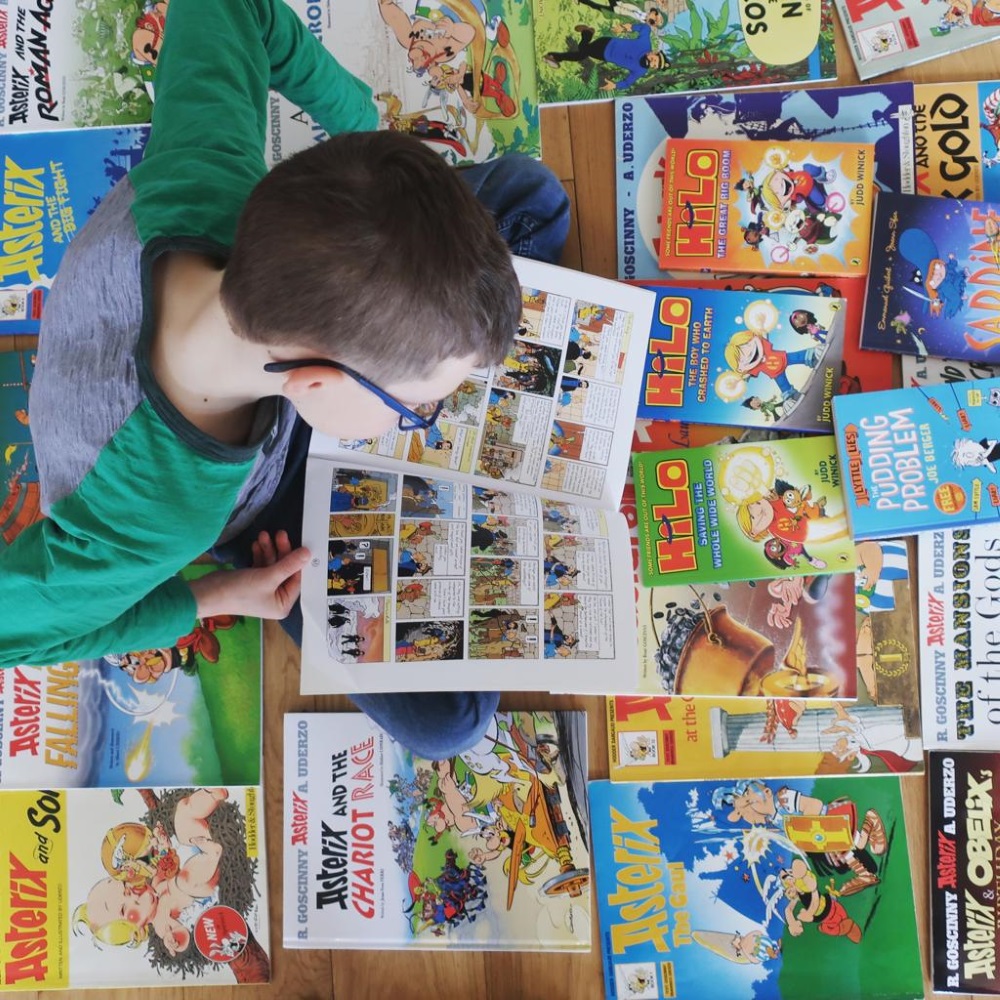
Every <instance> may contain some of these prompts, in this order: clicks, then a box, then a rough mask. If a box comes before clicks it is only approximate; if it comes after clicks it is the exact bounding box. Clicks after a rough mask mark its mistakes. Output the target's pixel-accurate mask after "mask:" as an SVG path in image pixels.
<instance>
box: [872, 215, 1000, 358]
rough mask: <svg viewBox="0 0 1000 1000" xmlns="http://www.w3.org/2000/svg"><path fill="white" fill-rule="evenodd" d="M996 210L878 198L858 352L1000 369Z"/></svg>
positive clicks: (998, 221)
mask: <svg viewBox="0 0 1000 1000" xmlns="http://www.w3.org/2000/svg"><path fill="white" fill-rule="evenodd" d="M998 284H1000V203H997V202H987V201H974V200H966V201H959V200H958V199H955V198H923V197H920V196H919V195H880V196H879V197H878V199H877V201H876V206H875V218H874V222H873V224H872V257H871V272H870V274H869V277H868V293H867V296H866V298H865V312H864V319H863V321H862V327H861V345H862V347H866V348H869V349H871V350H876V351H892V352H895V353H897V354H915V355H917V356H919V357H925V356H927V355H931V354H933V355H937V356H939V357H948V358H969V359H972V360H974V361H984V362H986V363H990V362H997V361H1000V296H998V295H997V292H996V287H997V285H998Z"/></svg>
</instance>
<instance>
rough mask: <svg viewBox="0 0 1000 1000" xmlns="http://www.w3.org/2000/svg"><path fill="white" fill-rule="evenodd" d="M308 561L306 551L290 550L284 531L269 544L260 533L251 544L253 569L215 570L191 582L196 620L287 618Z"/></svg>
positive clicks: (307, 551) (302, 549)
mask: <svg viewBox="0 0 1000 1000" xmlns="http://www.w3.org/2000/svg"><path fill="white" fill-rule="evenodd" d="M308 561H309V550H308V549H305V548H297V549H295V550H294V551H292V545H291V542H289V540H288V535H287V533H286V532H284V531H279V532H278V533H277V534H276V535H275V536H274V540H273V541H272V539H271V536H270V535H269V534H268V533H267V532H266V531H262V532H261V533H260V534H259V535H258V536H257V541H255V542H254V543H253V568H252V569H231V570H218V571H217V572H215V573H208V574H207V575H205V576H202V577H199V578H198V579H197V580H192V581H191V583H190V587H191V592H192V593H193V594H194V599H195V601H196V603H197V605H198V611H197V614H198V617H199V618H202V619H204V618H211V617H213V616H214V615H249V616H250V617H252V618H284V617H286V616H287V615H288V612H289V611H291V610H292V605H293V604H294V603H295V601H296V600H297V599H298V596H299V591H300V590H301V587H302V567H303V566H305V564H306V563H307V562H308Z"/></svg>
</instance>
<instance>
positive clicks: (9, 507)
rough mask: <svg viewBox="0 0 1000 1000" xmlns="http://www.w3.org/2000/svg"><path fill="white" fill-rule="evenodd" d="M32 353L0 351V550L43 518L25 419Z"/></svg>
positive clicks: (33, 361) (35, 466) (40, 496)
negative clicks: (1, 483) (0, 479)
mask: <svg viewBox="0 0 1000 1000" xmlns="http://www.w3.org/2000/svg"><path fill="white" fill-rule="evenodd" d="M34 368H35V355H34V351H4V352H0V452H2V461H0V474H2V476H3V489H2V490H0V549H3V548H5V547H6V546H8V545H10V543H11V542H13V541H14V539H15V538H16V537H17V536H18V535H19V534H20V533H21V532H22V531H23V530H24V529H25V528H26V527H28V525H29V524H33V523H34V522H35V521H37V520H38V519H39V518H40V517H41V516H42V494H41V487H40V486H39V484H38V467H37V465H36V464H35V449H34V446H33V445H32V443H31V431H30V429H29V426H28V424H29V420H28V389H29V387H30V386H31V378H32V375H33V373H34Z"/></svg>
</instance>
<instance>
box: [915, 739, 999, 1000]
mask: <svg viewBox="0 0 1000 1000" xmlns="http://www.w3.org/2000/svg"><path fill="white" fill-rule="evenodd" d="M998 771H1000V753H997V752H996V751H995V750H994V751H990V750H986V749H982V750H973V749H968V750H958V751H948V750H932V751H931V752H930V753H929V754H928V755H927V778H928V786H929V790H928V814H929V818H930V829H929V831H928V832H929V839H928V843H929V845H930V864H931V871H930V879H929V882H930V897H931V898H930V917H931V921H930V923H931V948H930V955H931V960H930V967H931V970H930V971H931V984H932V988H933V990H934V992H935V993H961V994H963V995H965V994H970V993H971V994H977V995H985V996H996V995H997V994H1000V976H998V975H997V924H998V922H1000V911H998V903H997V893H996V872H995V865H996V863H997V861H996V854H995V846H994V836H995V831H996V829H997V825H998V823H1000V808H998V806H997V789H996V785H995V778H996V776H997V772H998Z"/></svg>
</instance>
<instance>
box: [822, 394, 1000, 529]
mask: <svg viewBox="0 0 1000 1000" xmlns="http://www.w3.org/2000/svg"><path fill="white" fill-rule="evenodd" d="M833 418H834V424H835V426H836V432H837V433H836V437H837V449H838V452H839V455H840V467H841V470H842V474H843V482H844V495H845V501H846V507H847V513H848V517H849V519H850V521H851V527H852V528H853V530H854V537H855V539H857V540H862V539H866V538H887V537H889V536H895V535H903V534H914V533H916V532H919V531H934V530H940V529H944V530H949V529H953V528H963V527H968V526H971V525H974V524H991V523H992V524H996V522H997V521H998V520H1000V480H998V478H997V464H998V463H1000V378H989V379H980V380H979V381H977V382H948V383H946V384H944V385H919V384H917V385H913V386H910V387H907V388H903V389H888V390H886V391H884V392H868V393H864V394H862V395H859V396H853V397H851V396H839V397H837V398H836V399H835V400H834V401H833Z"/></svg>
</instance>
